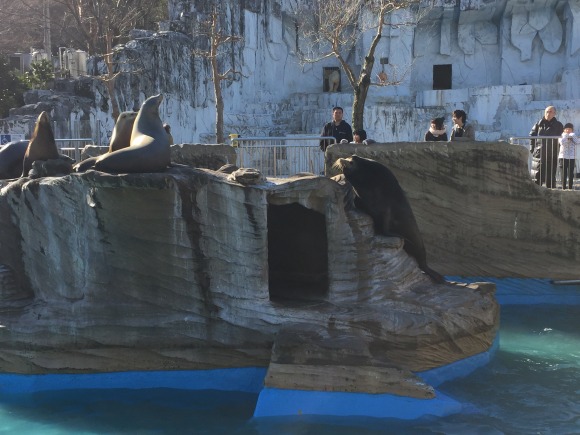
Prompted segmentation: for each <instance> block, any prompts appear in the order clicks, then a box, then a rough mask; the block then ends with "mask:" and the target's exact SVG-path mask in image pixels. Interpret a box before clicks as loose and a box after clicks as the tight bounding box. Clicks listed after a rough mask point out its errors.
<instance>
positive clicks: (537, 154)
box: [530, 106, 564, 188]
mask: <svg viewBox="0 0 580 435" xmlns="http://www.w3.org/2000/svg"><path fill="white" fill-rule="evenodd" d="M563 131H564V126H563V125H562V123H561V122H560V121H558V120H557V119H556V108H555V107H554V106H548V107H546V109H545V110H544V116H543V117H542V119H540V120H539V121H538V122H536V123H535V124H534V125H533V126H532V130H531V131H530V136H561V135H562V132H563ZM530 143H531V146H530V152H531V153H532V157H533V161H532V171H535V182H536V184H538V185H540V186H541V185H542V184H546V187H549V188H554V187H556V169H557V167H558V138H547V139H542V140H537V139H532V140H531V141H530Z"/></svg>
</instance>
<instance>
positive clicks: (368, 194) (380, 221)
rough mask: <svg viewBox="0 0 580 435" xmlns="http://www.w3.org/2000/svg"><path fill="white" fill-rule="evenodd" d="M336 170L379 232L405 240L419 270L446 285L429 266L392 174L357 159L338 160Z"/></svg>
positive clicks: (403, 198) (356, 202) (411, 216)
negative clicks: (339, 171) (346, 182)
mask: <svg viewBox="0 0 580 435" xmlns="http://www.w3.org/2000/svg"><path fill="white" fill-rule="evenodd" d="M334 167H335V168H336V169H340V170H341V171H342V173H343V174H344V177H345V178H346V180H347V181H348V182H349V183H350V184H351V185H352V187H353V190H354V193H355V197H354V204H355V206H356V207H357V208H359V209H361V210H363V211H364V212H365V213H367V214H369V215H370V216H371V217H372V218H373V222H374V226H375V232H376V233H377V234H381V235H383V236H398V237H402V238H403V239H404V241H405V244H404V249H405V251H406V252H407V253H408V254H409V255H411V256H412V257H413V258H415V260H417V264H418V265H419V268H420V269H421V270H423V272H425V273H426V274H427V275H429V277H431V279H432V280H433V281H434V282H436V283H444V282H445V278H443V276H441V275H440V274H439V273H437V272H436V271H434V270H433V269H431V268H430V267H429V266H427V253H426V252H425V245H424V244H423V238H422V237H421V233H420V231H419V227H418V225H417V221H416V220H415V216H414V215H413V210H412V209H411V205H410V204H409V201H408V200H407V196H406V195H405V192H404V191H403V189H402V188H401V186H400V185H399V182H398V181H397V179H396V177H395V175H394V174H393V173H392V172H391V170H390V169H389V168H387V167H386V166H384V165H382V164H380V163H379V162H376V161H374V160H371V159H365V158H362V157H358V156H356V155H354V156H351V157H349V158H346V159H338V160H337V161H336V162H335V164H334Z"/></svg>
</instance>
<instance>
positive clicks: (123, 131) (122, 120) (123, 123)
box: [73, 111, 137, 172]
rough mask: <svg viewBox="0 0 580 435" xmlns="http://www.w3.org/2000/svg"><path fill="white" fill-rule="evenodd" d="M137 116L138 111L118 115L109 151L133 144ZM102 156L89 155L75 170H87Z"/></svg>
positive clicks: (75, 166)
mask: <svg viewBox="0 0 580 435" xmlns="http://www.w3.org/2000/svg"><path fill="white" fill-rule="evenodd" d="M136 118H137V112H133V111H129V112H121V113H120V114H119V116H118V117H117V122H115V126H114V127H113V132H112V133H111V140H110V141H109V149H108V151H107V152H108V153H112V152H113V151H117V150H120V149H123V148H127V147H128V146H129V145H130V144H131V133H132V132H133V124H135V119H136ZM99 157H100V156H95V157H89V158H87V159H85V160H83V161H82V162H79V163H77V164H76V165H74V166H73V171H75V172H85V171H88V170H89V169H91V168H92V167H94V166H95V163H96V161H97V159H98V158H99Z"/></svg>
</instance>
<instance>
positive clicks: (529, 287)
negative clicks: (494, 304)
mask: <svg viewBox="0 0 580 435" xmlns="http://www.w3.org/2000/svg"><path fill="white" fill-rule="evenodd" d="M445 278H446V279H447V280H448V281H455V282H460V283H461V282H463V283H473V282H492V283H494V284H495V285H496V292H495V297H496V299H497V301H498V302H499V304H500V305H532V304H554V305H580V285H578V284H569V285H558V284H555V283H554V281H553V280H552V279H549V278H542V279H539V278H494V277H485V276H469V277H464V276H446V277H445Z"/></svg>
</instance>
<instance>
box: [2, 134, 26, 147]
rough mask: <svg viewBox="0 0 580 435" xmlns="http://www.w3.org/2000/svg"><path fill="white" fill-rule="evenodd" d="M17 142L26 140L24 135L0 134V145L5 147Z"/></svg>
mask: <svg viewBox="0 0 580 435" xmlns="http://www.w3.org/2000/svg"><path fill="white" fill-rule="evenodd" d="M17 140H24V135H23V134H0V145H5V144H7V143H8V142H15V141H17Z"/></svg>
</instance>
